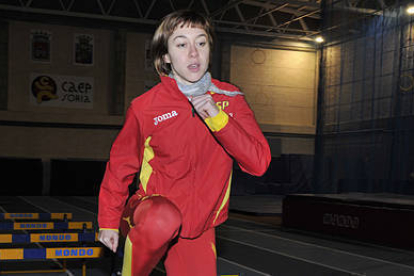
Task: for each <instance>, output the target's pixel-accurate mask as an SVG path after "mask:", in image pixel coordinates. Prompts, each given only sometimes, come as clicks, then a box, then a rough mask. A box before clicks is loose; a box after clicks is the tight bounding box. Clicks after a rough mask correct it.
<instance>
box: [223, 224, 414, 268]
mask: <svg viewBox="0 0 414 276" xmlns="http://www.w3.org/2000/svg"><path fill="white" fill-rule="evenodd" d="M220 227H226V228H234V229H237V230H241V231H245V232H248V233H253V234H257V235H261V236H266V237H268V238H273V239H279V240H284V241H288V242H292V243H297V244H301V245H306V246H313V247H316V248H320V249H324V250H327V251H332V252H336V253H341V254H345V255H349V256H353V257H358V258H362V259H367V260H372V261H376V262H381V263H385V264H391V265H395V266H399V267H404V268H409V269H412V270H414V267H413V266H409V265H405V264H400V263H395V262H391V261H387V260H383V259H378V258H374V257H369V256H364V255H360V254H356V253H352V252H347V251H343V250H339V249H335V248H329V247H325V246H321V245H316V244H313V243H307V242H302V241H296V240H292V239H288V238H283V237H279V236H275V235H270V234H267V233H261V232H257V231H253V230H249V229H244V228H240V227H237V226H229V225H225V224H223V225H221V226H220Z"/></svg>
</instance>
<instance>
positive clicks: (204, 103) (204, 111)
mask: <svg viewBox="0 0 414 276" xmlns="http://www.w3.org/2000/svg"><path fill="white" fill-rule="evenodd" d="M190 102H191V104H192V105H193V107H194V109H195V111H196V112H197V114H198V115H200V117H201V118H203V120H205V119H207V118H209V117H214V116H216V115H217V114H218V113H219V112H220V109H219V108H218V107H217V105H216V102H215V101H214V100H213V97H211V95H210V94H204V95H201V96H196V97H191V98H190Z"/></svg>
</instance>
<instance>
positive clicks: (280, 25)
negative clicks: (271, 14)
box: [278, 10, 319, 27]
mask: <svg viewBox="0 0 414 276" xmlns="http://www.w3.org/2000/svg"><path fill="white" fill-rule="evenodd" d="M317 12H319V10H316V11H312V12H310V13H307V14H304V15H302V16H299V17H296V18H295V19H292V20H289V21H287V22H284V23H282V24H279V25H278V27H282V26H286V25H288V24H290V23H292V22H295V21H298V20H300V19H302V18H305V17H307V16H309V15H311V14H315V13H317Z"/></svg>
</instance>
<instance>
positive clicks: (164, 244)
mask: <svg viewBox="0 0 414 276" xmlns="http://www.w3.org/2000/svg"><path fill="white" fill-rule="evenodd" d="M180 226H181V213H180V211H179V210H178V209H177V207H175V205H174V204H173V203H172V202H171V201H169V200H168V199H167V198H165V197H162V196H151V197H147V198H144V199H141V198H140V197H139V196H138V195H134V196H132V197H131V198H130V199H129V201H128V203H127V205H126V207H125V211H124V214H123V216H122V222H121V233H122V234H123V235H124V236H126V237H127V238H126V243H125V253H124V265H123V269H122V275H123V276H129V275H131V276H146V275H149V274H150V273H151V271H152V269H153V268H154V267H155V266H156V265H157V263H158V262H159V261H160V259H161V258H162V257H163V256H164V254H165V253H167V255H166V259H165V262H164V266H165V269H166V271H167V275H168V276H216V275H217V264H216V249H215V231H214V228H212V229H210V230H208V231H206V232H204V233H203V234H202V235H201V236H200V237H198V238H196V239H183V238H181V237H178V238H177V239H175V238H176V237H177V236H178V234H179V230H180ZM173 240H174V241H173ZM172 241H173V242H172Z"/></svg>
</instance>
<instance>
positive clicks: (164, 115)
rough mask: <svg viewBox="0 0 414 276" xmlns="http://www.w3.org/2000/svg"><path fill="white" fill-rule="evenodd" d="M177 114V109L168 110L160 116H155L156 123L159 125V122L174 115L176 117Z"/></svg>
mask: <svg viewBox="0 0 414 276" xmlns="http://www.w3.org/2000/svg"><path fill="white" fill-rule="evenodd" d="M177 115H178V113H177V112H176V111H175V110H173V111H171V112H168V113H165V114H162V115H160V116H157V117H154V125H158V124H159V123H161V122H163V121H165V120H168V119H171V118H172V117H175V116H177Z"/></svg>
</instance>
